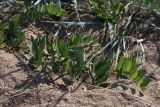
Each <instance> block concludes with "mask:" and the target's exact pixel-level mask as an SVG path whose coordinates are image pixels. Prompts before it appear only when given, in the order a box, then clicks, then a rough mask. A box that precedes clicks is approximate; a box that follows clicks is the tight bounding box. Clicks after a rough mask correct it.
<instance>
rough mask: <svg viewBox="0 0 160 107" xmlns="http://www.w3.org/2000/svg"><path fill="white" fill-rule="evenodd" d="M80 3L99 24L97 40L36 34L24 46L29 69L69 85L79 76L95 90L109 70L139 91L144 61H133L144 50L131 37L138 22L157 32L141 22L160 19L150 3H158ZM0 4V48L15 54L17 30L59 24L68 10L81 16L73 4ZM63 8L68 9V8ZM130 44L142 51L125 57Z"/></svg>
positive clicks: (144, 80)
mask: <svg viewBox="0 0 160 107" xmlns="http://www.w3.org/2000/svg"><path fill="white" fill-rule="evenodd" d="M85 2H86V3H87V4H88V5H89V7H88V11H90V14H91V15H93V16H94V17H95V18H97V20H98V22H99V23H101V24H103V25H104V28H105V32H106V34H105V35H104V37H103V39H102V40H100V37H89V36H87V35H83V34H81V35H77V34H69V35H65V37H59V36H58V35H56V34H52V35H51V37H50V35H48V34H47V33H46V34H38V35H36V37H31V39H30V42H31V43H30V45H29V46H28V47H27V48H28V49H29V53H28V54H29V55H28V56H29V57H28V58H27V59H28V64H27V65H28V66H29V67H30V68H31V69H32V70H33V71H34V70H35V69H38V70H39V71H40V72H43V73H46V74H48V73H49V74H50V75H49V76H51V77H52V75H58V76H63V75H64V74H67V75H69V76H70V78H71V79H72V80H73V81H74V80H79V79H80V78H84V79H85V80H86V81H87V80H89V83H90V84H93V85H98V86H102V84H104V83H107V80H108V79H109V77H110V72H113V73H115V75H117V77H118V78H123V76H122V75H124V76H126V78H127V79H131V80H133V81H134V82H135V83H136V84H137V85H139V86H140V88H141V89H142V90H144V89H145V88H146V87H147V85H148V84H149V82H150V79H149V78H148V76H147V73H146V71H145V68H144V67H143V63H144V62H143V61H141V62H139V61H137V59H138V58H140V57H142V58H143V59H144V58H145V51H144V47H143V45H142V42H143V38H140V37H138V36H137V35H136V34H138V33H139V32H140V31H141V29H140V28H139V26H140V25H141V24H147V26H149V27H150V28H151V29H152V30H155V29H159V25H156V23H155V22H154V21H150V22H148V21H147V20H148V17H150V16H155V17H160V13H159V11H160V10H159V7H158V5H156V4H158V3H157V2H158V0H108V1H107V0H88V1H85ZM155 2H156V3H155ZM5 5H9V6H10V11H12V12H13V13H12V14H11V17H8V18H7V19H3V20H2V22H1V24H0V44H2V45H3V44H7V45H9V46H11V47H13V49H15V48H16V49H18V50H21V51H23V50H24V49H25V46H26V45H24V44H25V42H24V41H25V34H24V32H23V31H22V28H24V27H28V26H29V25H30V24H35V25H36V24H39V23H41V22H45V21H48V22H51V23H54V24H55V23H56V24H57V23H58V24H60V25H63V24H64V23H63V22H64V21H66V20H67V19H66V16H68V15H69V12H70V11H73V12H74V11H75V12H76V14H77V16H79V12H81V10H80V9H79V8H80V6H81V5H80V4H79V1H78V0H73V1H72V0H71V1H68V0H47V1H46V0H38V1H34V0H30V1H21V0H16V1H14V2H11V1H8V0H6V1H4V2H3V5H2V7H1V8H3V7H5ZM65 5H67V6H68V7H69V6H70V7H71V8H72V10H71V9H69V8H67V6H65ZM78 19H80V18H79V17H78ZM66 22H67V21H66ZM78 22H79V23H80V27H83V26H82V23H83V22H82V21H81V20H78ZM72 23H73V22H68V24H72ZM84 23H85V24H86V23H87V22H84ZM57 32H58V31H57ZM101 43H103V44H101ZM134 43H138V44H140V47H141V49H142V50H141V52H133V53H132V54H129V53H128V51H129V49H130V48H132V45H133V44H134ZM97 50H98V51H97ZM138 53H142V54H138ZM118 78H117V79H118ZM85 80H84V81H85Z"/></svg>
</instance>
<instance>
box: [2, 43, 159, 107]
mask: <svg viewBox="0 0 160 107" xmlns="http://www.w3.org/2000/svg"><path fill="white" fill-rule="evenodd" d="M158 47H159V43H158V42H156V43H154V44H153V43H152V42H149V41H148V42H146V43H145V50H146V53H147V54H146V69H147V72H148V73H149V74H150V76H151V80H152V81H151V83H150V84H149V86H148V88H147V90H146V91H145V92H144V95H140V94H139V91H137V90H138V88H137V87H132V88H126V89H124V87H122V86H121V85H115V84H116V83H114V87H112V86H111V87H110V89H109V88H106V89H92V90H88V89H87V90H82V89H78V90H76V91H75V92H73V93H70V92H69V91H68V86H65V84H63V83H62V84H60V82H59V85H58V87H57V86H55V84H52V83H51V82H49V81H48V80H46V79H45V78H43V76H41V74H40V73H38V72H32V73H28V71H27V70H26V69H25V66H24V65H23V63H22V62H21V61H20V60H19V59H18V58H17V56H16V55H15V54H13V53H9V52H6V51H5V50H2V49H1V50H0V106H1V107H53V106H55V107H82V106H83V107H160V67H159V64H158V59H159V51H158V50H159V49H158ZM64 82H65V80H64Z"/></svg>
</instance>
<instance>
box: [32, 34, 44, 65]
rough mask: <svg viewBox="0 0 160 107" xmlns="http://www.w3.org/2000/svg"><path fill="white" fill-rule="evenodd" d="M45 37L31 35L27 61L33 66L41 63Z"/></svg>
mask: <svg viewBox="0 0 160 107" xmlns="http://www.w3.org/2000/svg"><path fill="white" fill-rule="evenodd" d="M45 41H46V37H45V36H44V37H41V36H38V37H37V38H35V39H34V38H33V37H31V45H30V51H31V58H30V60H29V62H30V63H31V64H33V65H34V66H35V67H39V66H40V65H41V64H42V63H43V50H44V47H45Z"/></svg>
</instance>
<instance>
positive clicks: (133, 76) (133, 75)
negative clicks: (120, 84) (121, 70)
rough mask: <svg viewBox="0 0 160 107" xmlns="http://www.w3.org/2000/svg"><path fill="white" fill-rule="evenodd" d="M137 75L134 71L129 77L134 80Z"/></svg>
mask: <svg viewBox="0 0 160 107" xmlns="http://www.w3.org/2000/svg"><path fill="white" fill-rule="evenodd" d="M137 75H138V71H134V72H133V73H132V74H131V76H130V77H131V79H133V80H135V79H136V78H137Z"/></svg>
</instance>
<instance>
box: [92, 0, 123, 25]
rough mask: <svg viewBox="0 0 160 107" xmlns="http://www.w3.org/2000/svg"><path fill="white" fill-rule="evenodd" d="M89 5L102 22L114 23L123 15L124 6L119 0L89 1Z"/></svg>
mask: <svg viewBox="0 0 160 107" xmlns="http://www.w3.org/2000/svg"><path fill="white" fill-rule="evenodd" d="M90 3H91V7H92V10H93V12H95V13H96V14H97V16H98V17H100V18H102V19H104V20H107V21H111V22H116V21H117V20H119V19H120V18H121V17H122V16H123V15H124V10H125V9H124V5H123V4H122V3H121V1H120V0H108V1H107V0H90ZM104 10H105V11H104Z"/></svg>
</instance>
